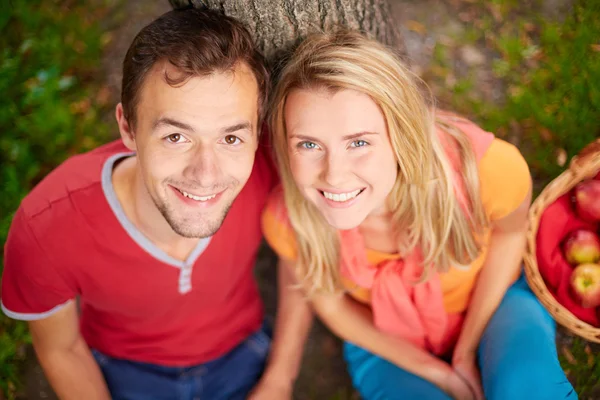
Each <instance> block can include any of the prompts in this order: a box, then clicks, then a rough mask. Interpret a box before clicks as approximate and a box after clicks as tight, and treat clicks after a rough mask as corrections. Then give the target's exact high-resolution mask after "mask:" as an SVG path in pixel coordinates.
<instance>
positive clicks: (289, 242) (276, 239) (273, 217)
mask: <svg viewBox="0 0 600 400" xmlns="http://www.w3.org/2000/svg"><path fill="white" fill-rule="evenodd" d="M261 224H262V230H263V235H264V236H265V239H266V241H267V243H268V244H269V246H270V247H271V248H272V249H273V251H274V252H275V253H276V254H277V255H278V256H279V257H280V258H285V259H286V260H290V261H294V260H296V258H297V250H296V249H297V247H296V236H295V235H294V231H293V230H292V227H291V226H290V223H289V220H288V216H287V210H286V208H285V203H284V201H283V191H282V190H281V187H280V186H278V187H277V188H275V189H274V190H273V192H272V193H271V194H270V195H269V199H268V200H267V206H266V207H265V209H264V211H263V213H262V217H261Z"/></svg>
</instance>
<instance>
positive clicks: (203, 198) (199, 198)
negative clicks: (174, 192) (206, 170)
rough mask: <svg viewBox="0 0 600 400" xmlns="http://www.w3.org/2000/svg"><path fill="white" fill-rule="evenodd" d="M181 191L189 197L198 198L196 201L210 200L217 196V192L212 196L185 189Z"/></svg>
mask: <svg viewBox="0 0 600 400" xmlns="http://www.w3.org/2000/svg"><path fill="white" fill-rule="evenodd" d="M181 193H183V195H184V196H185V197H187V198H189V199H192V200H196V201H208V200H210V199H214V198H215V197H217V195H216V194H213V195H212V196H204V197H203V196H196V195H194V194H191V193H188V192H184V191H183V190H182V191H181Z"/></svg>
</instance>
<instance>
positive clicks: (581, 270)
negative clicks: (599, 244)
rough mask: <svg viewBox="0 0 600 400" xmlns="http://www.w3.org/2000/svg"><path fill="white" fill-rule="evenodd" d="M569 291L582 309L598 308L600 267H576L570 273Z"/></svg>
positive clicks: (596, 265)
mask: <svg viewBox="0 0 600 400" xmlns="http://www.w3.org/2000/svg"><path fill="white" fill-rule="evenodd" d="M571 290H572V291H573V294H574V295H575V297H576V298H577V300H578V301H579V303H580V304H581V306H582V307H584V308H593V307H598V306H600V265H598V264H592V263H588V264H581V265H579V266H577V267H576V268H575V269H574V270H573V272H572V273H571Z"/></svg>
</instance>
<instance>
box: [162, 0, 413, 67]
mask: <svg viewBox="0 0 600 400" xmlns="http://www.w3.org/2000/svg"><path fill="white" fill-rule="evenodd" d="M169 3H170V4H171V6H173V7H174V8H180V7H186V6H190V5H192V6H194V7H209V8H215V9H220V10H222V11H223V12H224V13H225V14H226V15H230V16H232V17H235V18H238V19H239V20H241V21H243V22H244V23H245V24H246V26H247V27H248V29H249V30H250V32H251V33H252V34H253V36H254V38H255V40H256V42H257V44H258V46H259V48H260V49H261V51H262V52H263V54H264V55H265V57H266V58H267V60H268V61H269V63H270V64H272V63H273V62H276V61H277V59H279V57H280V56H281V55H282V54H285V53H286V52H287V51H288V50H289V49H290V48H291V47H293V45H294V44H296V43H297V42H298V41H299V40H300V39H302V38H303V37H305V36H306V34H308V33H311V32H315V31H329V30H331V29H333V28H335V27H339V26H343V27H346V28H352V29H359V30H361V31H363V32H366V33H367V34H368V35H369V36H371V37H373V38H375V39H377V40H379V41H380V42H382V43H384V44H386V45H388V46H390V47H392V48H394V49H396V51H397V52H398V53H399V54H400V55H404V51H405V49H404V46H403V43H402V41H401V38H400V33H399V32H398V30H397V29H396V26H395V24H394V20H393V19H392V13H391V11H390V7H389V4H388V2H387V0H204V1H202V0H169Z"/></svg>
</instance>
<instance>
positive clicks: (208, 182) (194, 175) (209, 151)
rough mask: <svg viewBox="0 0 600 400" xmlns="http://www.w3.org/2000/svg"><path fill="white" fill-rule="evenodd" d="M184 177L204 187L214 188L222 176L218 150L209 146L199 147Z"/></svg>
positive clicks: (189, 162)
mask: <svg viewBox="0 0 600 400" xmlns="http://www.w3.org/2000/svg"><path fill="white" fill-rule="evenodd" d="M184 176H185V177H186V178H188V179H190V180H192V181H194V182H196V183H197V184H198V185H200V186H202V187H212V186H214V185H215V184H216V183H217V182H218V180H219V176H220V168H219V159H218V155H217V153H216V149H214V148H213V147H212V146H209V145H199V146H197V148H196V149H195V150H194V153H193V154H192V156H191V158H190V160H189V161H188V165H187V167H186V168H185V171H184Z"/></svg>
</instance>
